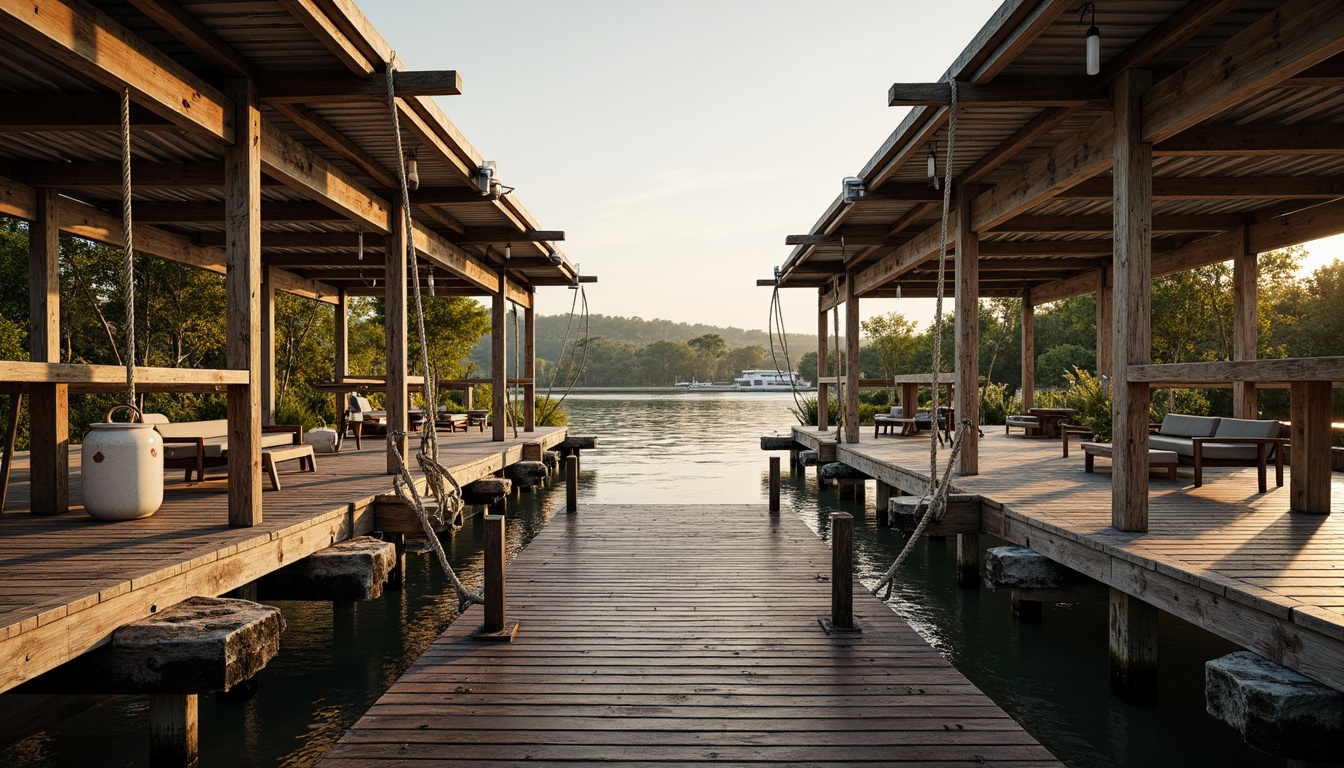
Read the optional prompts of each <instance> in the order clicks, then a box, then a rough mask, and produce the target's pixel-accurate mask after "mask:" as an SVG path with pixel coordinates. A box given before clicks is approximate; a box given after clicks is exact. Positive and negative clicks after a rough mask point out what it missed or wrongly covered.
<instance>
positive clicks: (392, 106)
mask: <svg viewBox="0 0 1344 768" xmlns="http://www.w3.org/2000/svg"><path fill="white" fill-rule="evenodd" d="M396 60H397V54H396V52H393V53H392V56H391V59H390V60H389V61H388V62H387V106H388V109H389V110H390V111H391V113H392V135H393V137H394V138H395V140H396V150H397V177H398V181H399V182H400V186H401V209H402V213H403V215H404V217H405V221H404V223H403V226H404V227H405V241H406V253H405V259H406V266H407V269H408V270H409V271H410V273H412V274H414V275H415V280H414V281H413V285H414V286H415V324H416V332H417V333H418V334H419V336H418V338H419V341H420V371H421V373H423V374H424V379H425V386H424V401H425V409H426V410H427V411H428V413H426V414H425V418H424V420H423V426H422V427H421V432H420V450H419V452H418V453H417V454H416V457H415V458H416V463H418V464H419V465H420V471H421V472H422V473H423V474H424V476H425V481H426V487H427V489H428V490H429V492H430V493H431V494H432V495H433V496H434V497H435V498H436V499H438V501H439V504H438V514H437V515H436V517H437V518H438V519H439V521H440V522H441V523H442V524H445V525H448V526H450V527H451V528H452V530H453V531H456V530H457V529H458V528H461V527H462V508H463V506H464V504H463V502H462V486H460V485H459V484H458V482H457V479H456V478H454V477H453V473H452V472H450V471H449V470H448V468H447V467H445V466H443V465H442V464H440V463H439V438H438V433H437V432H436V431H435V424H434V422H435V418H436V417H437V416H438V398H437V396H436V393H435V381H434V376H433V375H432V372H431V370H430V366H429V344H428V342H427V341H426V336H425V307H424V302H423V301H422V299H421V297H420V270H419V268H418V267H417V265H416V256H415V235H414V232H415V230H414V229H413V226H414V220H413V219H412V217H411V188H410V182H409V181H408V179H407V175H406V155H405V152H404V151H403V149H402V144H401V123H400V120H399V118H398V115H397V91H396V83H395V77H394V73H395V71H396ZM388 258H394V257H393V256H392V254H391V253H389V254H388ZM405 438H406V433H405V432H402V431H400V430H388V433H387V445H388V448H389V449H391V451H392V454H393V455H394V456H395V457H396V459H397V475H396V477H394V478H393V479H392V487H393V488H394V489H396V492H397V495H398V496H400V497H401V498H402V500H403V501H405V502H406V503H407V504H408V505H410V506H411V507H412V508H414V509H415V512H416V516H417V517H419V518H420V527H421V528H422V529H423V530H424V533H425V538H426V540H428V541H429V544H430V547H431V548H432V549H433V550H434V552H435V554H436V555H438V559H439V565H440V566H442V567H443V570H444V573H446V574H448V578H449V579H450V580H451V581H452V582H453V588H454V589H455V590H457V599H458V609H459V611H461V610H465V609H466V607H467V606H468V605H470V604H471V603H484V602H485V599H484V598H483V597H481V596H480V595H479V594H477V593H475V592H472V591H470V590H468V589H467V588H466V587H465V586H463V584H462V582H461V580H460V579H458V578H457V574H456V573H454V572H453V568H452V566H451V565H450V564H449V563H448V556H447V555H446V554H444V551H443V546H442V545H441V544H440V543H439V537H438V536H437V535H436V534H435V532H434V525H433V524H432V523H431V522H430V518H429V512H428V510H426V509H425V505H424V502H423V501H422V500H421V498H420V492H419V489H418V488H417V487H416V484H415V479H414V478H413V477H411V471H410V469H409V468H408V467H407V466H406V462H405V460H404V459H403V458H402V456H401V448H400V445H399V442H400V441H401V440H403V439H405ZM449 486H451V489H450V488H449Z"/></svg>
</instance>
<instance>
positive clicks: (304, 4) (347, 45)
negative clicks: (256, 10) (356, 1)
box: [280, 0, 386, 75]
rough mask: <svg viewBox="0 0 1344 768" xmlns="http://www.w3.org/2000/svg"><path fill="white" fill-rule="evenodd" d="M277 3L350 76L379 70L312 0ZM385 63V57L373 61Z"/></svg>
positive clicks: (364, 52) (282, 0)
mask: <svg viewBox="0 0 1344 768" xmlns="http://www.w3.org/2000/svg"><path fill="white" fill-rule="evenodd" d="M280 4H281V5H282V6H284V7H285V8H286V9H287V10H288V11H289V12H290V14H292V15H293V16H294V18H296V19H298V20H299V22H300V23H301V24H303V25H304V26H305V27H307V28H308V31H309V33H311V34H312V35H313V36H314V37H315V38H317V40H318V42H320V43H322V44H323V45H324V46H326V48H327V50H328V51H330V52H331V53H332V55H334V56H335V57H336V58H337V59H339V60H340V61H341V63H342V64H344V65H345V66H346V68H347V69H349V70H350V71H351V72H352V73H354V74H357V75H358V74H364V75H369V74H373V72H375V71H376V70H377V69H380V67H375V66H374V65H373V63H371V61H370V58H371V57H370V56H369V55H368V53H367V52H366V51H363V50H361V49H360V48H359V46H358V45H357V44H356V42H355V41H354V40H352V39H351V38H350V37H349V36H347V35H346V34H345V32H344V31H342V30H341V29H340V28H339V27H338V26H337V25H336V24H335V23H333V20H332V19H331V18H329V17H328V16H327V14H326V13H325V12H323V10H322V9H321V8H319V7H318V6H317V4H316V3H315V2H313V0H280ZM384 61H386V59H384V58H374V59H373V62H376V63H378V64H381V63H382V62H384Z"/></svg>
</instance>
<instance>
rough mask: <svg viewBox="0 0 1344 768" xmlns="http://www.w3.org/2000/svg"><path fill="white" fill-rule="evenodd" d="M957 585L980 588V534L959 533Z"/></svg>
mask: <svg viewBox="0 0 1344 768" xmlns="http://www.w3.org/2000/svg"><path fill="white" fill-rule="evenodd" d="M957 586H959V587H965V588H967V589H979V588H980V534H978V533H959V534H957Z"/></svg>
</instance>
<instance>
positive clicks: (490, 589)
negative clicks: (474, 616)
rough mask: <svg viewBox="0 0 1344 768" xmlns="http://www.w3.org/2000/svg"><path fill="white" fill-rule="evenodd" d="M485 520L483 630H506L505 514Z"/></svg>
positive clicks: (489, 516)
mask: <svg viewBox="0 0 1344 768" xmlns="http://www.w3.org/2000/svg"><path fill="white" fill-rule="evenodd" d="M483 519H484V521H485V543H484V548H485V552H484V554H485V626H484V627H482V628H481V631H482V632H502V631H503V630H504V622H505V619H506V617H505V610H504V516H503V515H486V516H485V517H484V518H483Z"/></svg>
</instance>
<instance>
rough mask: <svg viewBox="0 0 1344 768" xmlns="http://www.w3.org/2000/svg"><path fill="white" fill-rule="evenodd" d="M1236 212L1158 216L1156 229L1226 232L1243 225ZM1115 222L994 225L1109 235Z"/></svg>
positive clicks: (1022, 220) (1019, 220)
mask: <svg viewBox="0 0 1344 768" xmlns="http://www.w3.org/2000/svg"><path fill="white" fill-rule="evenodd" d="M1241 223H1242V217H1241V216H1238V215H1235V214H1212V215H1210V214H1175V215H1171V214H1168V215H1162V216H1154V217H1153V222H1152V227H1153V232H1222V231H1223V230H1227V229H1231V228H1233V227H1236V226H1240V225H1241ZM1113 226H1114V221H1113V219H1112V217H1111V216H1109V215H1100V216H1068V215H1060V216H1051V215H1045V216H1015V217H1013V218H1011V219H1009V220H1007V221H1005V222H1003V223H1002V224H999V225H997V226H995V227H994V228H993V230H992V231H994V232H1000V233H1003V232H1019V233H1033V234H1039V233H1047V232H1052V233H1066V234H1109V233H1110V232H1111V228H1112V227H1113Z"/></svg>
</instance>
